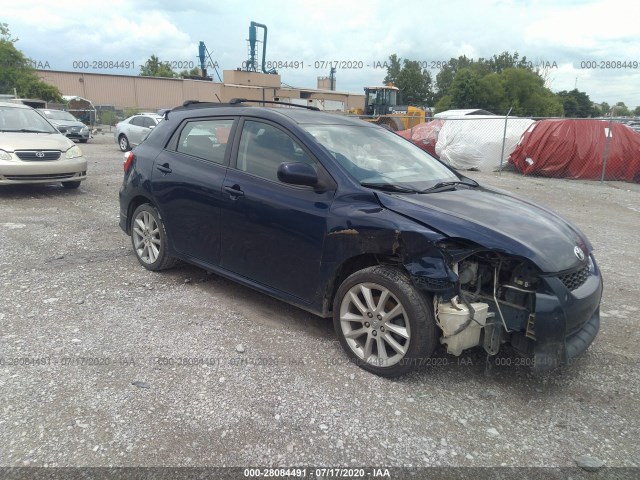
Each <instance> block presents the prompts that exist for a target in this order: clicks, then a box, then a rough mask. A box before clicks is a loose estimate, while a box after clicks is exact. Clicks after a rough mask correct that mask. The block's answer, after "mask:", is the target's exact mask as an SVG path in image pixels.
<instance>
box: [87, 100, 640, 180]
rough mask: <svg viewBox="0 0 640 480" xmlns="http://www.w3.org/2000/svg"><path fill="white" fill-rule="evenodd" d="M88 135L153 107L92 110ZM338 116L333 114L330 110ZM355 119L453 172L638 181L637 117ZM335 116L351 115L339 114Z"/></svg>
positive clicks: (99, 107)
mask: <svg viewBox="0 0 640 480" xmlns="http://www.w3.org/2000/svg"><path fill="white" fill-rule="evenodd" d="M95 109H96V114H95V124H94V128H95V130H94V131H95V132H102V133H111V132H113V131H114V130H115V125H116V124H117V122H119V121H121V120H124V119H125V118H128V117H130V116H131V115H134V114H136V113H142V112H154V113H155V112H156V110H154V109H144V108H133V107H132V108H126V107H116V106H112V105H96V107H95ZM331 113H335V114H337V115H338V114H341V113H338V112H331ZM411 113H412V114H409V115H402V114H400V115H388V116H380V117H367V116H364V115H357V116H355V117H357V118H361V119H363V120H367V121H370V122H373V123H377V124H380V125H382V126H383V127H385V128H387V129H389V130H392V131H394V132H395V133H397V134H398V135H400V136H402V137H403V138H405V139H407V140H409V141H411V142H413V143H414V144H416V145H417V146H418V147H420V148H422V149H423V150H425V151H427V152H429V153H430V154H431V155H433V156H434V157H436V158H438V159H440V160H441V161H442V162H444V163H446V164H448V165H450V166H451V167H453V168H455V169H457V170H461V171H464V170H477V171H484V172H499V171H502V170H512V171H516V172H519V173H521V174H523V175H535V176H543V177H554V178H567V179H584V180H599V181H601V182H603V181H605V180H613V181H626V182H633V183H640V119H629V118H618V119H614V118H608V119H593V118H585V119H582V118H579V119H574V118H523V117H512V116H500V115H465V116H459V115H456V116H447V115H446V114H445V116H442V117H441V116H439V115H437V116H436V117H425V116H424V115H422V116H421V115H419V114H416V112H411ZM342 115H347V116H352V117H354V115H351V114H346V113H342Z"/></svg>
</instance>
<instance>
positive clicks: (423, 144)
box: [396, 120, 443, 158]
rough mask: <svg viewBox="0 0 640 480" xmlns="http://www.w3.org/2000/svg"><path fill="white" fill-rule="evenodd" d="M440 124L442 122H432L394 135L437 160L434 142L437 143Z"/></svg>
mask: <svg viewBox="0 0 640 480" xmlns="http://www.w3.org/2000/svg"><path fill="white" fill-rule="evenodd" d="M442 124H443V121H442V120H432V121H430V122H427V123H421V124H419V125H416V126H415V127H413V128H410V129H408V130H401V131H399V132H396V133H397V134H398V135H400V136H401V137H403V138H406V139H407V140H409V141H411V143H415V144H416V145H417V146H419V147H420V148H421V149H423V150H426V151H427V152H429V153H430V154H431V155H433V156H434V157H436V158H438V156H437V155H436V142H437V141H438V133H440V129H441V128H442Z"/></svg>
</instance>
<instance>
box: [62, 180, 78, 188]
mask: <svg viewBox="0 0 640 480" xmlns="http://www.w3.org/2000/svg"><path fill="white" fill-rule="evenodd" d="M62 186H63V187H64V188H66V189H68V190H72V189H75V188H78V187H79V186H80V182H79V181H75V182H62Z"/></svg>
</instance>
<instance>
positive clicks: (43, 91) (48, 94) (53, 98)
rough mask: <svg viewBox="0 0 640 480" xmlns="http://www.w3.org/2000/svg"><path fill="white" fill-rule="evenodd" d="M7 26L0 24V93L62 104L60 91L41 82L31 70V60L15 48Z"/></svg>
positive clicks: (14, 41)
mask: <svg viewBox="0 0 640 480" xmlns="http://www.w3.org/2000/svg"><path fill="white" fill-rule="evenodd" d="M17 41H18V39H17V38H12V37H11V32H10V31H9V26H8V25H7V24H6V23H0V93H13V92H14V89H15V91H16V93H17V94H18V96H19V97H22V98H38V99H41V100H46V101H48V102H62V101H63V100H62V95H61V94H60V90H58V89H57V88H56V87H54V86H52V85H49V84H47V83H45V82H44V81H42V80H41V79H40V77H38V75H36V73H35V71H34V69H33V68H31V60H30V59H29V58H27V57H26V56H25V55H24V54H23V53H22V52H21V51H20V50H18V49H17V48H16V46H15V43H16V42H17Z"/></svg>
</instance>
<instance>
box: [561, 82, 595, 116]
mask: <svg viewBox="0 0 640 480" xmlns="http://www.w3.org/2000/svg"><path fill="white" fill-rule="evenodd" d="M556 95H558V97H559V98H560V101H561V102H562V106H563V107H564V114H565V116H566V117H573V118H589V117H595V116H597V115H598V112H597V111H596V109H595V108H594V107H593V102H592V101H591V99H590V98H589V95H587V94H586V93H585V92H581V91H579V90H578V89H577V88H574V89H573V90H571V91H570V92H567V91H566V90H563V91H561V92H558V93H557V94H556Z"/></svg>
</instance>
